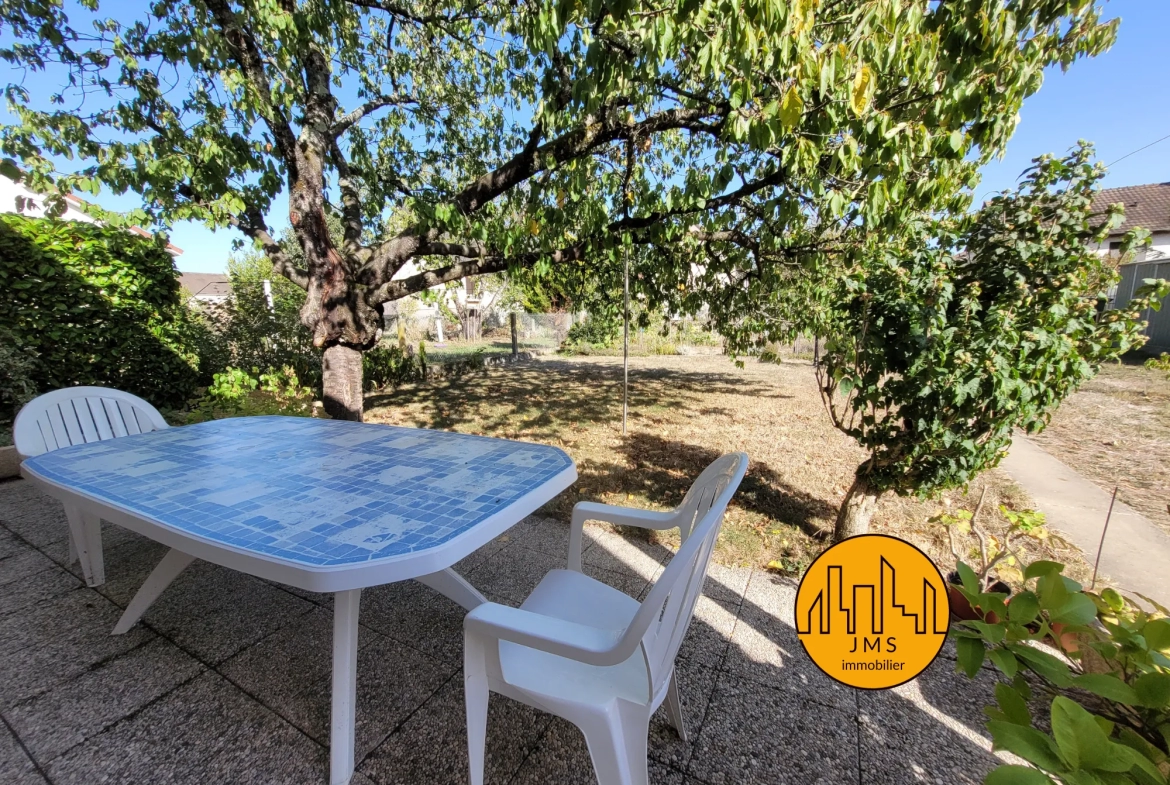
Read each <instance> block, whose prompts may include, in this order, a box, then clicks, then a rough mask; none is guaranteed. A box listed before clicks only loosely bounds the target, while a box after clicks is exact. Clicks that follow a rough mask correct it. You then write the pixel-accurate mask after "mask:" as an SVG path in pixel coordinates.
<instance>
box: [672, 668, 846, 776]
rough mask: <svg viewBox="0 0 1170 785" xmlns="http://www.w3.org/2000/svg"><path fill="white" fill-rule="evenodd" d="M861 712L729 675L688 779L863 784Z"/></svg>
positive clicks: (721, 682)
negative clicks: (860, 779)
mask: <svg viewBox="0 0 1170 785" xmlns="http://www.w3.org/2000/svg"><path fill="white" fill-rule="evenodd" d="M857 742H858V738H857V721H856V713H855V712H844V711H838V710H837V709H832V708H829V707H827V706H824V705H822V704H820V703H814V702H812V701H808V700H804V699H802V698H800V697H798V696H796V695H794V694H793V693H791V692H790V691H788V690H778V689H773V688H771V687H765V686H762V685H760V684H759V683H758V682H754V681H749V680H747V679H742V678H739V677H737V676H734V675H732V674H730V673H723V674H721V675H720V677H719V682H718V684H716V686H715V694H714V696H713V697H712V698H711V706H710V707H709V708H708V710H707V719H706V722H704V724H703V730H702V732H701V733H700V734H699V738H698V739H697V740H696V742H695V752H694V759H693V761H692V762H691V765H690V767H689V769H688V773H689V774H691V775H692V776H695V777H697V778H699V779H701V780H703V781H704V782H708V783H711V785H731V784H732V783H736V785H739V784H741V783H742V784H743V785H747V784H748V783H761V784H763V783H767V785H779V784H780V783H791V784H792V785H797V784H798V783H799V784H800V785H810V784H811V783H824V784H825V785H830V784H831V785H840V783H852V782H857V781H858V743H857Z"/></svg>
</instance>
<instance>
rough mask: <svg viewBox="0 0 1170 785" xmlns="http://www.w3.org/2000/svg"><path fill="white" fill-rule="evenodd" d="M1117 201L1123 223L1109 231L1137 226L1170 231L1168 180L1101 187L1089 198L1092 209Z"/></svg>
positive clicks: (1169, 187) (1121, 231)
mask: <svg viewBox="0 0 1170 785" xmlns="http://www.w3.org/2000/svg"><path fill="white" fill-rule="evenodd" d="M1118 202H1121V203H1122V204H1124V205H1125V223H1123V224H1122V225H1121V226H1120V227H1118V228H1117V229H1114V230H1113V234H1123V233H1124V232H1127V231H1129V230H1130V229H1133V228H1135V227H1139V226H1140V227H1141V228H1143V229H1145V230H1146V231H1149V232H1164V231H1170V183H1151V184H1149V185H1130V186H1126V187H1124V188H1105V189H1104V190H1102V191H1100V192H1098V193H1097V195H1096V197H1094V198H1093V211H1094V212H1104V211H1105V208H1107V207H1108V206H1109V205H1111V204H1117V203H1118Z"/></svg>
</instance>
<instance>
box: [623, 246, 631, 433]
mask: <svg viewBox="0 0 1170 785" xmlns="http://www.w3.org/2000/svg"><path fill="white" fill-rule="evenodd" d="M622 245H623V248H622V251H623V253H622V257H623V258H624V260H625V265H624V267H625V269H624V271H623V275H622V436H625V435H626V416H627V415H628V414H629V411H630V249H629V247H628V246H626V245H625V244H624V243H623V244H622Z"/></svg>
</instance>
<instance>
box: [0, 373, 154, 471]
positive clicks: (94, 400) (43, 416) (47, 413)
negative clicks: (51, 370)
mask: <svg viewBox="0 0 1170 785" xmlns="http://www.w3.org/2000/svg"><path fill="white" fill-rule="evenodd" d="M166 427H167V421H166V420H164V419H163V417H162V415H161V414H159V413H158V409H155V408H154V407H153V406H151V405H150V404H149V403H147V402H146V401H144V400H142V399H141V398H139V397H138V396H137V395H131V394H130V393H128V392H122V391H121V390H113V389H110V388H109V387H66V388H64V389H61V390H53V391H52V392H48V393H45V394H44V395H41V396H39V397H37V398H34V399H33V400H31V401H29V402H28V403H27V404H25V405H24V408H22V409H21V410H20V413H19V414H18V415H16V421H15V422H14V423H13V424H12V440H13V442H14V443H15V444H16V451H17V452H18V453H20V454H21V455H23V456H24V457H26V458H31V457H33V456H34V455H41V454H43V453H46V452H52V451H53V450H59V449H61V448H62V447H69V446H71V445H74V444H86V443H88V442H99V441H105V440H106V439H116V438H118V437H119V436H129V435H131V434H136V433H147V432H149V431H158V430H161V429H163V428H166Z"/></svg>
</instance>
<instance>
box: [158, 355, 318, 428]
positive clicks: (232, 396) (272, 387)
mask: <svg viewBox="0 0 1170 785" xmlns="http://www.w3.org/2000/svg"><path fill="white" fill-rule="evenodd" d="M256 374H258V376H257V375H256ZM312 413H313V391H312V390H310V389H309V388H308V387H304V386H302V385H301V382H300V379H298V378H297V375H296V372H295V371H293V369H292V368H290V367H288V366H285V367H284V368H281V369H280V370H279V371H272V372H268V373H259V370H258V369H256V368H253V369H252V373H248V372H247V371H245V370H243V369H240V368H232V367H229V368H225V369H224V370H223V371H222V372H220V373H217V374H215V375H214V377H213V379H212V383H211V386H209V387H208V388H207V392H206V393H204V395H203V397H202V398H201V399H200V400H199V401H198V402H196V404H195V405H194V406H193V407H192V408H191V410H190V411H189V412H187V413H185V414H180V415H179V417H178V419H179V420H180V421H181V422H185V423H195V422H204V421H206V420H218V419H222V418H224V417H254V416H258V415H263V414H283V415H287V416H293V417H308V416H310V415H312Z"/></svg>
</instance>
